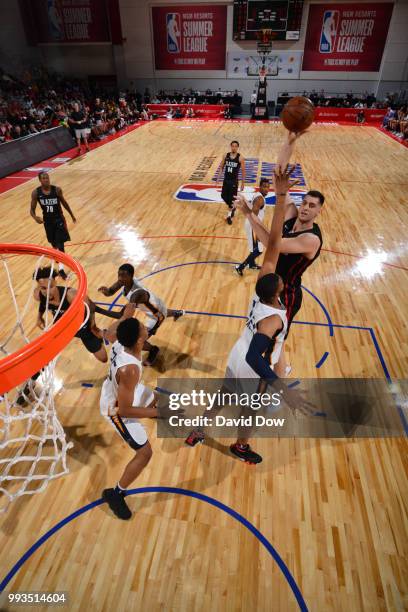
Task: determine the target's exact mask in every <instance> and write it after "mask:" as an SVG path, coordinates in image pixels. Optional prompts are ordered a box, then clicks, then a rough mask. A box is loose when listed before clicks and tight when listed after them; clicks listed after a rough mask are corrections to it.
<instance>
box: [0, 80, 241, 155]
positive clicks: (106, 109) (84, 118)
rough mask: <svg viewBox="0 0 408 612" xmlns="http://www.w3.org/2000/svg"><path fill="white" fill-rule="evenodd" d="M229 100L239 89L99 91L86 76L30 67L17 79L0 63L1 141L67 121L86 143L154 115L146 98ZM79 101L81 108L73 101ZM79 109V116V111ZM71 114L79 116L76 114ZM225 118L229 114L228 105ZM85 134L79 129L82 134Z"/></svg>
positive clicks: (179, 113)
mask: <svg viewBox="0 0 408 612" xmlns="http://www.w3.org/2000/svg"><path fill="white" fill-rule="evenodd" d="M226 99H230V100H233V101H234V103H236V104H237V105H238V106H239V105H240V103H241V100H242V97H241V96H239V94H238V92H237V91H235V92H224V91H221V90H219V91H218V92H211V91H209V90H207V91H206V92H200V91H195V90H193V89H188V90H187V89H184V90H182V91H180V92H172V93H171V94H169V93H167V92H165V91H163V90H162V91H159V93H158V94H157V95H156V94H155V95H152V94H151V93H150V91H149V89H146V90H145V92H144V94H141V93H139V92H137V91H134V90H133V91H131V90H126V91H124V92H117V93H116V94H114V93H112V92H106V91H105V92H100V93H98V96H97V97H96V96H95V93H94V92H92V91H91V90H90V89H89V86H88V85H87V83H86V82H85V81H81V80H79V79H72V78H70V79H67V78H64V77H61V76H59V75H51V74H49V73H48V72H47V71H46V70H44V69H42V68H36V69H32V70H31V71H30V72H28V71H27V72H26V73H24V74H23V75H22V76H21V77H19V78H16V77H14V76H12V75H10V74H7V73H6V72H5V71H4V70H2V69H1V68H0V143H1V142H5V141H8V140H14V139H16V138H21V137H24V136H29V135H32V134H37V133H38V132H41V131H44V130H47V129H50V128H52V127H57V126H59V125H65V126H66V127H68V128H70V129H71V131H72V134H73V136H75V135H76V131H77V130H78V129H79V128H80V130H81V132H83V130H86V136H87V141H86V145H87V142H88V141H89V142H92V141H96V140H101V139H103V138H105V137H106V135H108V134H113V133H115V132H117V131H119V130H121V129H123V128H124V127H125V126H127V125H131V124H133V123H136V122H137V121H139V120H145V121H147V120H151V119H155V118H156V116H155V115H154V113H152V112H150V111H149V110H148V107H147V105H148V104H149V103H161V104H162V103H164V104H169V105H171V104H180V105H181V104H187V105H194V104H210V103H214V101H215V102H216V103H217V104H224V103H226V102H225V100H226ZM75 105H79V109H78V108H77V107H76V106H75ZM78 112H80V113H81V116H80V119H81V121H78V117H79V116H78V115H77V113H78ZM195 114H196V113H195V111H194V110H193V108H192V107H191V106H190V107H187V110H182V109H180V108H177V107H176V108H175V109H171V108H170V107H169V111H168V114H167V117H168V118H176V119H177V118H182V117H184V116H186V117H190V118H191V117H194V116H195ZM75 116H76V117H77V119H75ZM224 116H225V118H230V117H231V116H232V112H231V110H230V109H229V108H228V109H227V110H226V111H225V113H224ZM82 135H83V133H82Z"/></svg>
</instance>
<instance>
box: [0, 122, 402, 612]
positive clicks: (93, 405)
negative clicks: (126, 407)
mask: <svg viewBox="0 0 408 612" xmlns="http://www.w3.org/2000/svg"><path fill="white" fill-rule="evenodd" d="M283 136H284V134H283V128H282V127H280V126H277V125H273V124H269V125H265V124H252V123H249V122H242V123H223V122H207V123H198V122H192V123H177V124H175V123H170V122H169V123H166V122H161V121H157V122H153V123H151V124H148V125H146V126H144V127H142V128H140V129H137V130H136V131H134V132H132V133H130V134H128V135H126V136H124V137H122V138H119V139H117V140H115V141H114V142H112V143H109V144H107V145H106V146H103V147H101V148H99V149H97V150H95V151H93V152H91V153H90V154H88V155H87V156H86V157H81V158H79V159H76V160H74V161H72V162H71V163H68V164H66V165H64V166H62V167H60V168H58V169H57V170H56V171H54V172H53V173H52V182H53V183H55V184H57V185H59V186H61V187H62V189H63V191H64V193H65V197H66V198H67V200H68V202H69V203H70V205H71V207H72V208H73V210H74V212H75V214H76V216H77V219H78V222H77V224H76V225H75V226H72V224H71V226H70V231H71V237H72V244H70V245H69V246H68V249H67V250H68V252H69V254H71V255H73V256H74V257H75V258H77V259H78V260H79V261H80V262H81V264H82V265H83V266H84V268H85V270H86V273H87V275H88V283H89V294H90V296H91V297H92V298H94V299H98V297H99V299H100V300H104V298H103V297H101V294H98V293H97V290H96V289H97V287H98V286H99V285H101V284H110V283H111V282H113V281H114V279H115V276H116V269H117V267H118V265H120V264H121V263H123V262H125V261H127V262H132V263H133V264H134V265H135V267H136V271H137V272H136V273H137V275H138V276H144V275H146V274H148V273H150V272H154V271H159V270H162V269H163V268H170V269H168V270H165V271H162V272H160V273H157V274H155V275H153V276H152V277H151V278H150V279H148V280H147V281H146V284H147V285H148V286H149V287H150V288H151V289H152V290H153V291H155V292H157V293H158V294H159V295H160V296H162V297H163V298H164V299H165V301H166V302H167V304H168V305H169V306H171V307H173V308H184V309H187V310H190V311H194V312H204V313H219V314H229V315H245V314H246V311H247V305H248V302H249V297H250V294H251V293H252V291H253V287H254V281H255V276H254V275H253V273H246V275H245V277H244V278H243V279H239V278H237V277H236V275H235V273H234V271H233V268H232V266H231V265H229V264H226V263H211V264H208V265H205V264H200V265H193V264H195V263H196V262H214V261H215V262H216V261H220V262H229V261H231V262H237V261H241V260H242V259H243V258H244V256H246V248H247V247H246V241H245V240H242V237H243V236H244V234H243V222H242V220H241V219H238V220H237V222H235V223H234V225H233V226H232V227H229V226H227V225H226V224H225V221H224V215H225V206H223V205H221V204H214V203H208V204H207V203H198V202H195V203H192V202H180V201H177V200H175V199H174V198H173V195H174V193H175V192H176V190H177V189H178V187H179V186H180V185H182V184H184V183H188V182H189V177H190V176H191V175H192V174H193V172H194V170H195V169H196V167H197V166H198V165H199V164H200V162H201V160H202V158H203V157H211V156H216V157H217V159H219V158H220V157H221V155H222V154H223V153H224V152H226V151H227V150H228V146H229V142H230V141H231V140H232V139H238V140H239V141H240V144H241V151H242V153H243V155H244V156H245V157H253V158H258V159H260V160H262V161H270V162H273V161H275V160H276V156H277V151H278V148H279V146H280V143H281V141H282V139H283ZM296 161H298V162H299V163H300V164H301V165H302V168H303V171H304V175H305V177H306V182H307V186H308V187H309V188H314V189H319V190H321V191H322V192H323V193H324V194H325V196H326V203H325V204H324V207H323V211H322V214H321V219H320V221H319V223H320V225H321V228H322V231H323V234H324V245H323V246H324V251H323V252H322V254H321V257H320V258H319V260H318V262H317V263H316V264H314V265H313V266H312V268H311V269H310V270H309V271H308V272H307V273H306V274H305V275H304V279H303V281H304V285H305V286H306V287H307V289H309V290H310V292H311V293H307V292H305V295H304V303H303V307H302V310H301V312H300V314H299V317H298V319H299V320H300V321H302V322H305V323H302V324H298V325H294V326H293V328H292V332H291V335H290V337H289V340H288V351H289V354H290V361H291V363H292V365H293V376H296V377H303V378H307V377H309V378H311V377H323V378H327V377H363V378H384V376H385V375H386V373H387V371H388V372H389V375H390V376H391V377H392V378H395V379H398V378H408V330H407V310H408V308H407V304H408V283H407V273H408V253H407V240H406V236H407V230H406V228H407V227H408V218H407V217H408V215H407V203H408V202H407V197H406V194H407V191H408V151H407V150H406V149H404V147H402V146H400V145H399V144H398V143H396V142H394V141H393V140H391V139H389V138H387V137H386V136H385V135H383V134H382V133H380V132H379V131H378V130H376V129H375V128H367V127H339V126H316V127H315V128H314V129H313V131H312V132H311V133H310V134H308V135H307V136H305V137H304V138H303V140H302V141H301V142H300V143H299V145H298V150H297V156H296ZM215 167H216V162H214V163H213V165H212V167H211V168H210V169H209V171H208V174H207V175H206V176H204V177H202V180H203V181H204V182H208V181H209V179H210V178H211V177H212V175H213V174H214V171H215ZM194 182H197V181H194ZM36 185H37V183H36V180H33V181H31V182H30V183H28V184H26V185H23V186H21V187H18V188H16V189H14V190H13V191H10V192H8V193H6V194H4V195H2V196H0V213H1V226H2V232H1V234H2V237H1V239H2V241H4V242H19V241H25V242H35V243H38V244H46V242H45V237H44V233H43V228H42V227H41V226H39V225H36V224H35V223H34V222H33V221H32V220H31V219H30V217H29V202H30V193H31V190H32V189H33V188H34V187H35V186H36ZM270 215H271V211H270V210H269V211H268V213H267V222H268V223H269V221H270ZM384 260H385V263H384ZM381 262H383V263H381ZM185 263H188V264H190V265H186V266H183V267H174V266H177V265H178V264H185ZM13 266H15V270H16V272H17V273H18V272H20V273H21V275H22V276H21V278H22V279H23V280H21V283H20V284H21V286H23V285H24V278H25V277H24V268H23V264H22V263H21V262H19V260H18V259H15V260H13ZM172 266H173V267H172ZM27 279H28V276H27ZM312 293H313V294H314V295H315V296H316V297H317V298H318V299H319V301H320V302H321V303H322V304H323V305H324V307H325V308H326V309H327V312H328V313H329V315H330V317H331V319H332V321H333V323H335V324H338V325H343V326H346V327H336V328H335V330H334V335H333V336H330V335H329V328H328V327H327V325H321V326H319V325H317V326H316V325H314V326H313V325H310V324H307V323H308V322H318V323H324V324H326V323H327V317H326V315H325V312H324V309H323V308H322V306H321V305H319V303H318V301H317V300H316V299H315V298H314V297H313V295H312ZM105 301H106V299H105ZM3 310H4V309H3ZM6 310H7V308H6ZM8 316H9V311H7V312H4V314H3V313H2V318H3V324H4V320H5V318H7V317H8ZM10 316H11V315H10ZM105 321H106V320H105ZM102 322H103V321H101V323H102ZM347 326H351V327H347ZM355 327H357V328H359V327H360V328H361V327H362V328H372V330H373V332H370V331H369V330H367V329H355ZM241 328H242V320H241V319H238V318H227V317H216V316H213V317H212V316H208V315H198V314H190V315H186V316H185V317H184V318H183V319H181V320H179V321H178V322H177V323H172V322H170V321H166V322H165V324H164V325H163V326H162V327H161V329H160V331H159V333H158V334H157V336H156V337H155V342H157V344H159V345H160V346H161V347H162V357H161V360H160V363H159V367H158V368H155V369H153V368H148V369H146V370H145V382H146V383H149V384H151V385H153V386H154V385H155V383H156V381H157V378H158V376H163V375H164V376H168V377H172V376H173V377H175V376H202V377H217V376H222V374H223V372H224V368H225V365H226V360H227V356H228V353H229V350H230V348H231V347H232V345H233V344H234V342H235V340H236V338H237V336H238V334H239V333H240V330H241ZM373 338H374V339H375V340H376V341H377V342H378V347H377V348H378V350H379V351H380V353H379V352H378V350H377V348H376V344H375V341H373ZM325 352H328V353H329V355H328V357H327V359H326V361H325V362H324V364H323V365H322V367H321V368H318V369H317V368H316V363H317V362H318V360H319V359H320V357H321V356H322V354H324V353H325ZM384 368H385V369H384ZM159 370H161V371H159ZM105 373H106V367H105V366H104V365H103V364H99V363H97V362H96V361H95V360H94V359H93V358H92V357H91V356H90V355H89V354H88V353H86V352H85V351H84V350H83V348H82V346H81V345H80V344H79V341H78V340H74V341H73V342H72V343H71V344H70V345H69V346H68V347H67V348H66V349H65V350H64V352H63V354H62V356H61V358H60V360H59V365H58V376H59V378H61V379H62V380H63V383H64V386H63V388H62V390H61V392H60V393H59V394H58V397H57V406H58V413H59V416H60V420H61V422H62V424H63V426H64V428H65V431H66V433H67V436H68V438H69V439H70V440H71V441H72V442H73V443H74V448H73V449H72V450H71V451H70V453H69V468H70V474H69V475H68V476H66V477H64V478H61V479H59V480H56V481H54V482H51V483H50V484H49V486H48V488H47V489H46V491H45V492H43V493H41V494H39V495H36V496H30V497H23V498H20V499H18V500H17V501H16V502H15V503H13V505H12V506H11V507H10V509H9V510H8V512H7V514H5V515H0V549H1V550H2V554H1V559H0V579H1V578H3V577H4V576H5V575H6V573H7V572H8V571H9V570H10V568H11V567H12V566H13V565H14V563H15V562H16V561H17V560H18V559H19V558H20V556H21V555H22V554H23V553H24V552H25V551H26V550H27V549H28V548H29V547H30V546H31V545H32V544H33V543H34V542H35V541H36V539H37V538H38V537H39V536H40V535H41V534H43V533H45V532H46V531H47V530H48V529H50V528H51V527H52V526H53V525H55V524H56V523H57V522H58V521H60V520H62V519H63V518H64V517H66V516H67V515H68V514H70V513H71V512H74V511H75V510H76V509H78V508H80V507H82V506H83V505H85V504H87V503H89V502H91V501H93V500H95V499H98V498H99V497H100V493H101V491H102V489H103V488H104V487H106V486H111V485H112V484H115V482H116V481H117V478H118V475H119V474H120V472H121V470H122V467H123V466H124V464H125V463H126V462H127V460H128V459H129V458H130V456H131V452H130V451H129V450H128V448H127V447H126V446H125V444H124V443H122V442H121V440H120V439H119V437H118V436H116V434H115V433H114V432H113V431H112V430H111V429H110V428H109V426H108V425H107V424H106V423H105V421H104V420H103V419H102V418H101V417H100V416H99V410H98V398H99V393H100V386H101V383H102V380H103V378H104V376H105ZM83 382H88V383H92V384H93V385H94V386H93V387H91V388H86V387H83V386H82V383H83ZM146 426H147V429H148V430H149V433H150V439H151V442H152V446H153V450H154V455H153V459H152V461H151V463H150V464H149V466H148V468H147V469H146V470H145V471H144V472H143V474H142V476H141V477H140V479H139V480H138V482H137V483H136V484H135V486H160V485H162V486H175V487H182V488H185V489H190V490H193V491H197V492H201V493H204V494H206V495H209V496H211V497H213V498H215V499H217V500H219V501H220V502H222V503H224V504H226V505H228V506H230V507H231V508H233V509H234V510H236V511H237V512H239V513H241V514H242V515H243V516H244V517H245V518H247V519H248V520H249V521H250V522H252V523H253V524H254V525H255V526H256V527H257V528H258V529H259V530H260V531H261V532H262V533H263V534H264V536H265V537H266V538H267V539H268V540H269V541H270V542H271V543H272V544H273V546H274V547H275V548H276V550H277V551H278V553H279V555H280V556H281V557H282V559H283V561H284V562H285V563H286V565H287V567H288V569H289V571H290V572H291V574H292V575H293V577H294V579H295V581H296V583H297V585H298V587H299V589H300V591H301V593H302V595H303V597H304V599H305V601H306V604H307V606H308V608H309V609H310V610H313V611H318V612H328V611H350V612H351V611H353V612H354V611H360V610H364V611H373V612H374V611H375V612H377V611H379V610H398V611H401V610H404V609H408V599H407V592H408V587H407V573H408V572H407V556H408V537H407V500H408V487H407V473H406V471H407V449H408V447H407V441H406V439H405V438H403V437H401V438H394V439H392V438H388V439H366V440H361V439H360V440H347V441H346V440H342V439H341V440H330V439H301V438H300V439H290V440H270V439H259V440H256V441H254V447H255V448H256V450H258V451H259V452H260V453H261V454H262V455H263V458H264V461H263V463H262V464H260V465H259V466H257V467H250V466H247V465H244V464H242V463H240V462H238V461H236V460H234V459H233V458H232V457H231V456H229V455H228V453H227V451H226V449H227V446H226V444H227V443H228V440H219V441H217V442H211V443H210V444H206V445H203V446H200V447H198V448H195V449H190V448H188V447H186V446H184V445H183V444H182V443H181V441H180V440H169V439H157V438H156V424H155V423H154V422H152V421H151V422H147V423H146ZM130 505H131V507H132V509H133V511H134V513H135V514H134V517H133V519H132V520H131V521H130V522H129V523H126V524H124V523H122V522H120V521H118V520H115V519H114V518H112V516H111V515H110V513H109V511H108V510H107V508H106V507H105V506H99V507H96V508H94V509H92V510H91V511H90V512H87V513H85V514H83V515H81V516H80V517H79V518H76V519H75V520H74V521H72V522H70V523H69V524H68V525H66V526H65V527H64V528H63V529H62V530H61V531H59V532H58V533H57V534H56V535H54V536H53V537H52V538H51V539H49V540H48V541H47V542H46V543H45V544H44V545H42V546H41V547H40V548H39V550H38V551H37V552H35V553H34V555H33V556H31V558H30V559H29V560H28V561H27V562H26V563H25V564H24V565H23V566H22V568H21V569H20V570H19V571H18V572H17V574H16V576H15V577H14V578H13V580H12V581H11V583H10V584H9V586H8V587H7V590H8V591H14V592H15V591H23V590H34V591H39V590H45V591H68V592H69V596H70V605H69V610H72V611H74V610H81V611H82V610H83V611H85V610H98V611H99V610H104V611H105V610H106V611H109V612H110V611H112V610H118V611H119V612H122V611H128V610H135V611H136V610H149V611H152V612H156V611H158V610H165V611H184V610H186V611H187V610H188V611H192V610H195V611H201V610H207V611H211V612H218V611H219V610H220V611H221V610H222V611H228V612H230V611H231V612H232V611H233V612H238V611H241V610H242V611H244V610H245V611H250V612H252V611H257V612H264V611H265V612H266V611H286V610H288V611H291V610H297V609H299V606H298V603H297V602H296V599H295V597H294V594H293V592H292V590H291V588H290V586H289V584H288V582H287V580H286V579H285V576H284V575H283V573H282V572H281V570H280V568H279V567H278V565H277V564H276V562H275V561H274V560H273V558H272V557H271V555H270V554H269V553H268V551H267V550H266V549H265V548H264V547H263V546H262V545H261V543H260V542H259V541H258V540H257V539H256V538H255V537H254V536H253V535H252V534H251V533H250V532H249V531H248V530H247V529H246V528H245V527H244V526H242V525H241V524H240V523H239V522H237V521H236V520H234V519H233V518H231V517H230V516H228V515H227V514H225V513H223V512H222V511H220V510H219V509H217V508H215V507H212V506H210V505H209V504H207V503H204V502H202V501H199V500H195V499H192V498H190V497H182V496H180V495H172V494H153V493H152V494H144V495H138V496H134V497H133V498H130ZM6 551H7V552H6ZM2 605H3V607H2V608H1V609H7V610H14V609H16V610H18V609H21V608H17V607H13V606H8V605H7V604H6V603H4V602H2ZM39 609H42V608H39Z"/></svg>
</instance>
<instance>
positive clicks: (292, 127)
mask: <svg viewBox="0 0 408 612" xmlns="http://www.w3.org/2000/svg"><path fill="white" fill-rule="evenodd" d="M281 119H282V122H283V125H284V126H285V128H286V129H287V130H289V132H303V130H307V128H308V127H309V126H310V125H312V123H313V120H314V106H313V103H312V102H311V101H310V100H309V98H305V97H304V96H296V97H295V98H291V99H290V100H289V101H288V102H287V103H286V104H285V106H284V107H283V111H282V114H281Z"/></svg>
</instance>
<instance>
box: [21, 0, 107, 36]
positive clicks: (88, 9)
mask: <svg viewBox="0 0 408 612" xmlns="http://www.w3.org/2000/svg"><path fill="white" fill-rule="evenodd" d="M31 14H32V19H33V21H34V24H33V26H34V28H35V34H36V38H37V42H39V43H56V44H58V43H94V42H110V40H111V37H110V33H109V24H108V16H107V11H106V1H105V0H75V1H73V0H34V2H33V5H32V11H31Z"/></svg>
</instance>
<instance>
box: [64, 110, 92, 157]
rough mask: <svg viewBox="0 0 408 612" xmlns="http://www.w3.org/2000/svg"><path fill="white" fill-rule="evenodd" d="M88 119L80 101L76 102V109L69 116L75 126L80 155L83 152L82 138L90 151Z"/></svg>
mask: <svg viewBox="0 0 408 612" xmlns="http://www.w3.org/2000/svg"><path fill="white" fill-rule="evenodd" d="M87 120H88V117H87V115H86V114H85V112H84V111H83V110H81V109H80V107H79V104H78V102H75V104H74V110H73V112H72V113H71V116H70V118H69V123H70V125H71V126H72V127H73V128H74V132H75V138H76V141H77V147H78V155H80V154H81V139H82V140H83V141H84V144H85V147H86V150H87V151H89V145H88V128H87Z"/></svg>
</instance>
